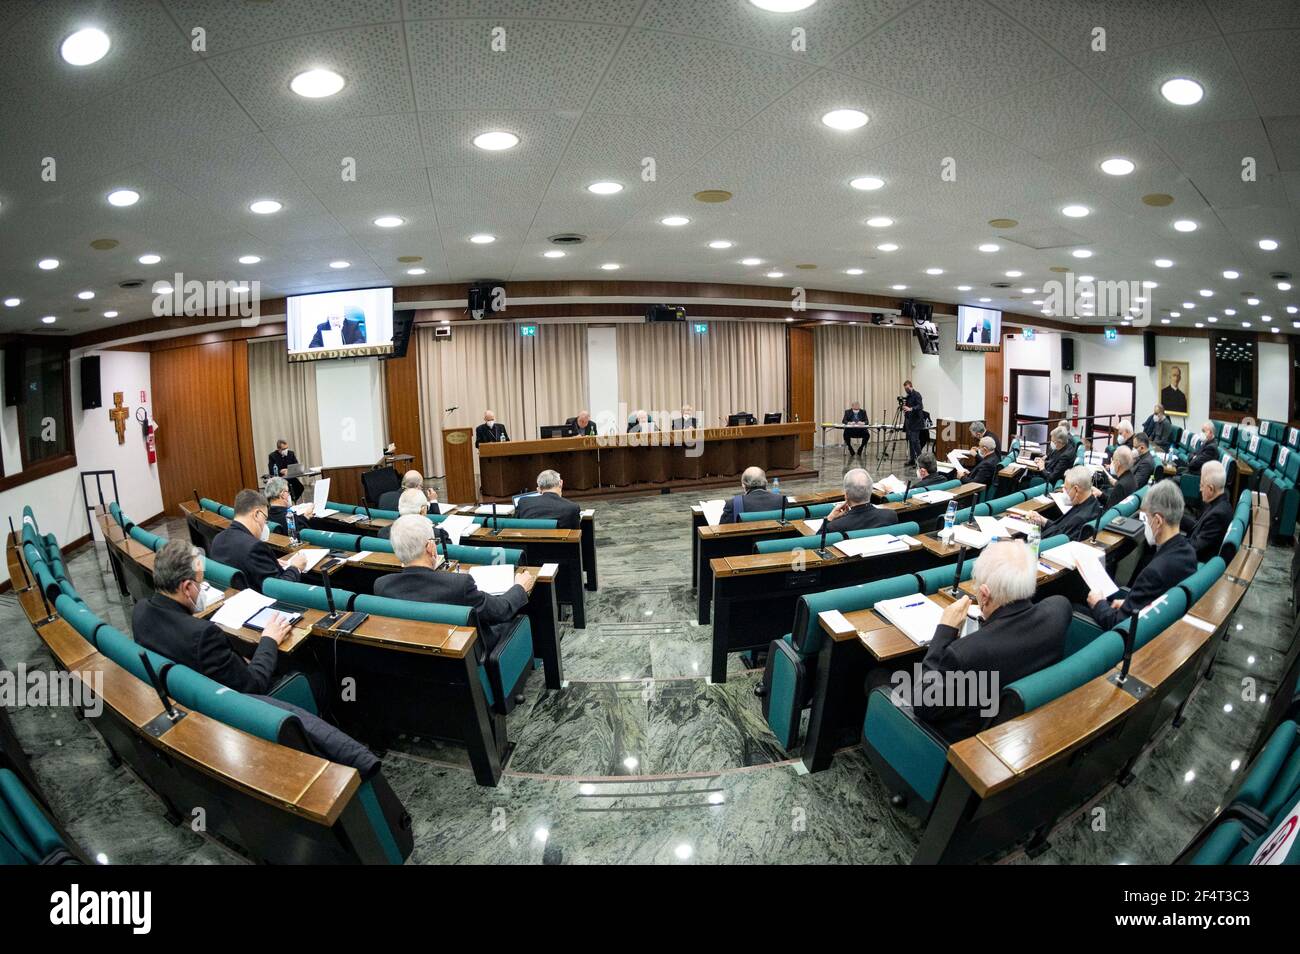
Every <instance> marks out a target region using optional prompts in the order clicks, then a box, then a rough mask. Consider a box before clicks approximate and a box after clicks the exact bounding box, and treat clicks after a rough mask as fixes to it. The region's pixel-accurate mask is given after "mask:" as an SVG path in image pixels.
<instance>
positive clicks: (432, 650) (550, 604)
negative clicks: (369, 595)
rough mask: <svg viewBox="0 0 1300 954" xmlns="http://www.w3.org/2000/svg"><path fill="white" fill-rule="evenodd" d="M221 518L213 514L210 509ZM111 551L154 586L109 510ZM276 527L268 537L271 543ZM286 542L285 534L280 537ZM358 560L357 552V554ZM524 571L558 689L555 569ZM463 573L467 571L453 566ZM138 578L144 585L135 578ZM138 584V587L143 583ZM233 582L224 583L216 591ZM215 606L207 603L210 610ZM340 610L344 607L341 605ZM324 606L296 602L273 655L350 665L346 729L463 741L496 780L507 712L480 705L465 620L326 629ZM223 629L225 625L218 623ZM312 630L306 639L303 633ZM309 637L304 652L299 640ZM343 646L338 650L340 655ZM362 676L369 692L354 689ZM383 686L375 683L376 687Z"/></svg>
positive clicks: (149, 558) (375, 619)
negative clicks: (291, 625)
mask: <svg viewBox="0 0 1300 954" xmlns="http://www.w3.org/2000/svg"><path fill="white" fill-rule="evenodd" d="M208 516H211V517H215V518H216V519H218V520H224V518H222V517H220V515H218V514H208ZM101 528H102V529H103V532H104V536H105V539H106V540H108V543H109V547H110V556H111V555H112V554H113V553H117V554H118V555H119V557H120V559H121V561H122V564H123V569H124V572H125V574H126V575H127V577H128V578H130V577H132V576H134V577H135V580H136V582H137V585H136V586H129V587H128V589H130V590H131V591H132V595H134V596H135V597H136V598H137V599H142V598H148V596H149V595H150V594H151V593H152V591H153V579H152V576H153V560H154V553H153V551H151V550H149V549H148V548H147V547H145V546H143V545H142V544H140V543H138V542H137V541H135V540H133V539H131V538H130V537H128V536H126V535H124V534H123V532H122V530H121V528H120V527H118V526H117V525H116V524H115V523H114V522H113V521H112V519H111V518H109V517H108V516H107V515H104V516H103V518H102V520H101ZM276 536H277V535H276V534H272V540H271V542H272V543H273V544H274V543H276V540H275V537H276ZM279 542H280V543H282V544H283V545H284V546H285V547H286V548H292V547H293V544H292V542H291V541H290V540H289V539H288V537H282V538H281V540H280V541H279ZM358 562H361V561H358ZM365 564H366V566H367V567H368V568H369V569H371V570H374V571H376V572H378V573H387V572H394V571H397V570H400V569H401V565H400V564H399V563H397V561H396V560H395V559H393V558H392V555H391V554H387V553H373V554H369V555H367V557H366V559H365ZM519 569H520V570H521V571H524V572H526V573H527V574H528V575H529V577H530V580H529V583H528V585H527V587H526V588H527V589H528V590H529V604H528V607H527V612H528V616H529V620H530V622H531V624H532V629H533V635H534V652H535V653H536V654H538V655H539V656H540V657H541V659H542V661H543V666H544V668H545V670H546V680H547V685H548V686H551V683H552V682H554V686H553V687H552V688H556V689H558V688H560V687H561V686H562V685H563V671H562V663H561V659H560V650H559V635H558V630H557V627H556V626H555V623H554V620H555V585H554V584H555V575H554V572H552V571H549V570H547V569H546V568H541V567H523V566H521V567H519ZM460 571H461V572H468V568H467V567H461V568H460ZM141 584H142V586H141ZM142 587H143V588H142ZM235 592H237V591H235V590H227V591H226V592H225V594H223V599H224V598H225V597H227V596H230V595H232V594H233V593H235ZM216 609H217V605H213V606H212V607H209V608H208V609H207V610H205V615H211V614H212V613H214V612H215V611H216ZM339 609H340V610H343V609H345V607H342V606H340V607H339ZM333 625H334V624H331V623H330V622H329V621H328V620H327V619H326V614H325V612H324V611H322V610H316V609H304V611H303V618H302V620H301V621H300V624H299V626H298V627H295V629H294V630H293V633H292V635H291V636H290V637H289V639H288V640H286V641H285V643H284V645H283V646H281V655H282V656H283V657H286V658H287V659H288V660H289V661H290V663H291V666H292V668H296V669H301V670H304V671H311V670H312V669H313V668H315V669H316V670H317V671H325V670H326V669H327V668H328V669H329V671H331V672H334V673H335V675H338V676H340V677H341V676H342V675H344V674H345V672H346V673H350V674H352V675H353V676H354V677H355V679H356V685H357V687H358V691H357V692H356V699H355V706H354V708H353V709H351V710H348V712H349V715H350V718H351V722H350V724H349V725H348V726H347V728H348V729H349V730H350V731H354V732H355V733H356V734H359V735H361V736H362V737H363V738H374V739H378V740H380V741H381V742H386V740H387V739H388V738H389V737H390V736H392V735H393V734H396V733H399V732H409V733H411V734H415V735H421V736H424V737H428V738H442V739H449V740H452V741H455V742H459V743H461V744H463V745H465V747H466V749H467V751H468V755H469V761H470V765H471V767H472V768H473V771H474V776H475V778H476V779H477V781H478V783H479V784H480V785H489V786H491V785H496V784H497V782H498V780H499V779H500V777H501V773H502V771H503V770H504V767H505V762H506V760H507V758H508V755H509V751H510V744H509V740H508V738H507V735H506V718H505V716H504V715H503V714H501V713H500V712H498V711H496V709H494V708H493V707H492V706H490V705H489V704H488V701H487V698H486V696H485V695H484V692H483V688H482V684H481V682H480V680H479V675H478V658H477V654H476V653H475V652H473V649H474V643H475V641H476V640H477V633H476V631H475V630H474V629H473V628H472V627H468V626H453V625H449V624H444V623H429V622H422V621H418V620H408V619H399V618H395V617H386V616H377V615H373V614H372V615H370V616H368V617H367V618H366V619H365V620H364V621H363V622H362V623H361V624H360V625H359V626H358V627H357V628H356V629H354V630H353V631H352V632H351V633H340V632H338V631H336V630H334V629H333V628H331V627H332V626H333ZM223 628H224V627H223ZM226 632H228V633H230V635H232V636H234V637H236V638H239V639H242V640H245V641H247V642H250V643H256V642H257V641H258V640H259V639H261V633H259V632H257V631H256V630H252V629H248V628H245V627H241V628H238V629H226ZM308 637H312V638H313V639H309V638H308ZM316 644H319V645H321V646H323V647H325V652H326V653H328V654H329V655H330V659H331V665H330V667H325V666H322V665H319V664H316V665H313V663H314V662H315V660H314V659H313V658H310V657H312V651H313V650H314V649H315V645H316ZM304 645H307V648H308V652H306V653H304V652H303V649H302V647H303V646H304ZM340 653H342V655H339V654H340ZM367 685H369V686H370V687H371V688H372V691H366V692H363V691H360V690H361V688H362V687H364V686H367ZM376 686H378V687H381V688H380V689H377V690H376V689H375V688H374V687H376Z"/></svg>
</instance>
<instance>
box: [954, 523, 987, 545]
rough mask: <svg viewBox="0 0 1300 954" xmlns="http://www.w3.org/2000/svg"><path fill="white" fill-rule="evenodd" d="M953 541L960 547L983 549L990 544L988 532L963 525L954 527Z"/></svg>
mask: <svg viewBox="0 0 1300 954" xmlns="http://www.w3.org/2000/svg"><path fill="white" fill-rule="evenodd" d="M952 542H953V543H954V544H956V545H957V546H959V547H968V548H970V549H974V550H983V549H984V548H985V547H986V546H988V545H989V537H988V535H987V534H984V533H981V532H980V531H978V530H972V529H971V528H970V527H967V526H965V525H962V526H960V527H953V533H952Z"/></svg>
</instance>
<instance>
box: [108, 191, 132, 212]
mask: <svg viewBox="0 0 1300 954" xmlns="http://www.w3.org/2000/svg"><path fill="white" fill-rule="evenodd" d="M107 198H108V204H109V205H115V206H117V207H118V208H124V207H126V206H128V205H135V204H136V203H137V202H139V201H140V193H139V192H136V191H135V190H134V189H114V190H113V191H112V192H110V193H109V194H108V196H107Z"/></svg>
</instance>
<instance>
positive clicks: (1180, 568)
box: [1088, 480, 1196, 629]
mask: <svg viewBox="0 0 1300 954" xmlns="http://www.w3.org/2000/svg"><path fill="white" fill-rule="evenodd" d="M1142 514H1143V519H1144V522H1145V523H1146V538H1147V546H1148V547H1152V546H1154V547H1155V548H1156V552H1155V556H1153V557H1152V558H1151V560H1150V562H1149V563H1147V565H1146V566H1145V567H1143V568H1142V570H1141V572H1139V573H1138V575H1137V579H1135V580H1134V581H1133V585H1132V587H1130V588H1129V589H1127V590H1123V589H1121V590H1120V591H1119V592H1118V593H1114V594H1112V595H1111V596H1109V597H1104V596H1102V595H1101V594H1100V593H1097V592H1095V591H1094V592H1091V593H1089V594H1088V607H1089V609H1090V610H1091V611H1092V618H1093V619H1094V620H1095V621H1096V623H1097V625H1098V626H1100V627H1101V628H1102V629H1112V628H1113V627H1115V626H1118V625H1119V624H1120V623H1123V622H1125V621H1127V620H1128V619H1129V617H1130V616H1132V615H1133V614H1134V613H1137V612H1139V611H1140V610H1141V609H1142V608H1143V607H1145V606H1146V605H1147V604H1149V603H1150V602H1151V601H1152V600H1154V599H1156V598H1157V597H1159V596H1162V595H1163V594H1165V593H1166V592H1168V591H1169V590H1170V589H1172V588H1173V587H1174V586H1177V585H1178V584H1179V583H1181V582H1182V581H1183V580H1185V579H1187V577H1189V576H1191V575H1192V574H1193V573H1195V572H1196V549H1195V548H1194V547H1193V546H1192V542H1191V541H1190V540H1188V539H1187V535H1186V534H1184V533H1183V532H1182V529H1181V523H1182V519H1183V492H1182V490H1181V489H1179V487H1178V485H1177V484H1176V483H1175V482H1174V481H1172V480H1162V481H1160V483H1158V484H1156V485H1155V486H1154V487H1152V488H1151V489H1150V490H1148V491H1147V494H1146V496H1145V497H1143V498H1142Z"/></svg>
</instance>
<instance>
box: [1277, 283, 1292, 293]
mask: <svg viewBox="0 0 1300 954" xmlns="http://www.w3.org/2000/svg"><path fill="white" fill-rule="evenodd" d="M1277 290H1278V291H1290V290H1291V283H1290V282H1278V283H1277Z"/></svg>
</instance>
